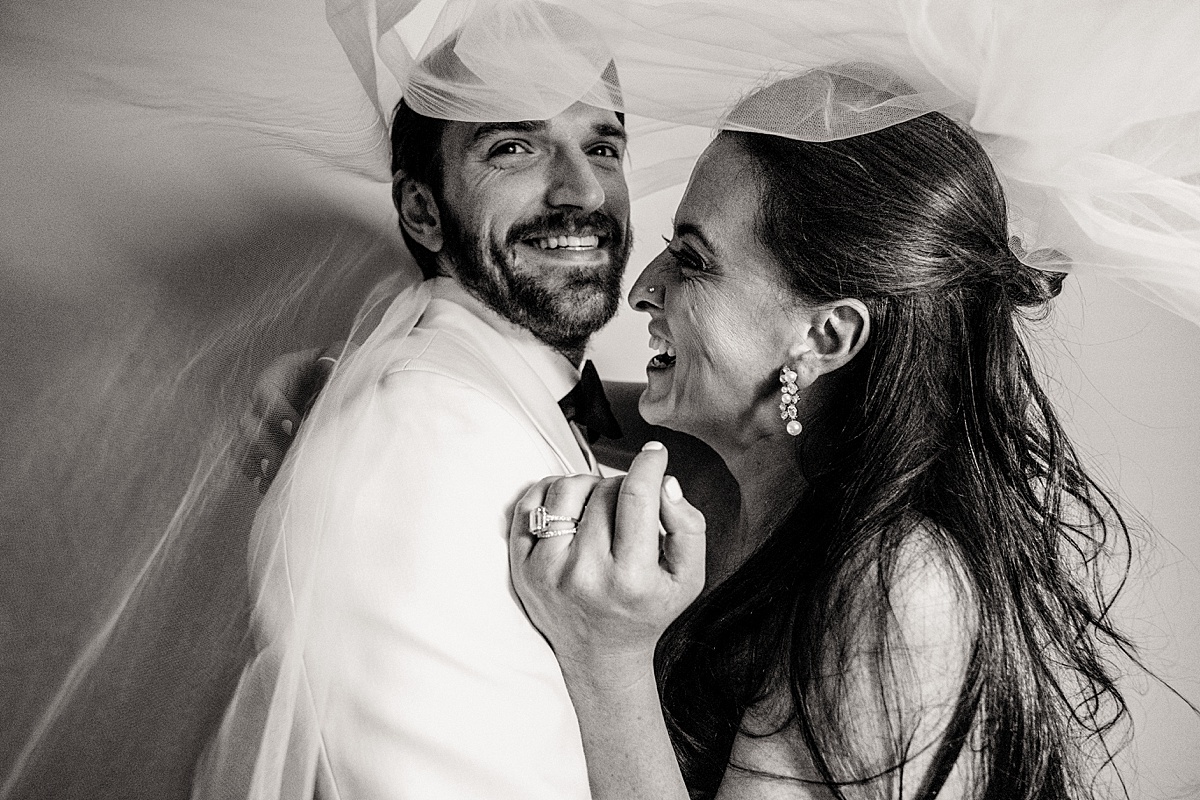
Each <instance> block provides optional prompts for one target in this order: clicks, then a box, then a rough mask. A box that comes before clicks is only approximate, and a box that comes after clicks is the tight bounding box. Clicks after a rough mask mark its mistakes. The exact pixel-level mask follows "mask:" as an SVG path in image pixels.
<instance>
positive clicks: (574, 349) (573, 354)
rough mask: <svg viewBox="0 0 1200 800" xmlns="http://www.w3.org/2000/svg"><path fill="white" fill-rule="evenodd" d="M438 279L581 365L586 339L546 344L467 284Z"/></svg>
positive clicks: (585, 349)
mask: <svg viewBox="0 0 1200 800" xmlns="http://www.w3.org/2000/svg"><path fill="white" fill-rule="evenodd" d="M438 277H440V278H446V279H448V280H452V281H454V282H455V283H457V284H458V285H459V286H461V287H462V289H463V291H465V292H466V293H467V294H469V295H470V296H471V297H472V298H474V299H475V300H476V301H478V303H479V304H480V305H481V306H483V307H484V308H486V309H487V310H488V311H490V312H491V313H493V314H495V315H496V316H497V317H499V318H500V319H502V320H504V321H505V322H508V323H509V324H511V325H513V326H514V327H517V328H520V329H521V330H524V331H527V332H528V333H529V335H530V336H532V337H534V338H535V339H537V340H538V341H539V342H541V343H542V344H544V345H546V346H547V347H549V348H550V349H551V350H553V351H554V352H556V353H558V354H559V355H560V356H562V357H563V358H565V359H567V361H569V362H571V364H572V366H575V367H579V366H581V365H582V364H583V357H584V354H585V353H586V352H587V346H588V341H589V340H588V339H584V340H583V341H581V342H570V343H568V344H563V343H562V342H558V343H555V342H548V341H546V339H545V338H544V337H542V336H540V335H538V333H537V332H536V331H533V330H530V329H529V328H527V327H526V326H524V325H522V324H521V323H520V322H518V321H516V320H514V319H512V318H511V317H510V316H509V315H508V314H506V313H505V312H504V311H503V310H502V309H499V308H496V306H495V305H493V303H492V302H491V301H490V300H489V299H488V298H487V297H486V296H484V295H481V294H480V293H479V292H478V291H476V290H475V289H474V288H473V287H471V286H469V285H468V284H466V283H464V282H463V281H460V280H459V279H458V277H457V276H453V275H439V276H438Z"/></svg>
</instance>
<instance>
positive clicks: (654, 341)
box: [650, 336, 675, 369]
mask: <svg viewBox="0 0 1200 800" xmlns="http://www.w3.org/2000/svg"><path fill="white" fill-rule="evenodd" d="M650 349H651V350H657V351H658V355H656V356H654V357H653V358H651V359H650V366H652V367H655V368H656V369H665V368H666V367H670V366H673V365H674V364H675V345H673V344H670V343H668V342H667V340H666V339H660V338H659V337H657V336H651V337H650Z"/></svg>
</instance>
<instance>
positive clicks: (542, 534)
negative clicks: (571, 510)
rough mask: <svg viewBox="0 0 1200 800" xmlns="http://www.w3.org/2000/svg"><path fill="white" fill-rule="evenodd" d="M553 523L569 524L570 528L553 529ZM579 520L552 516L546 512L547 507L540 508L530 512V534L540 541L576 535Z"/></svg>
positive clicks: (556, 515) (558, 515)
mask: <svg viewBox="0 0 1200 800" xmlns="http://www.w3.org/2000/svg"><path fill="white" fill-rule="evenodd" d="M551 522H569V523H571V527H570V528H551V527H550V523H551ZM578 523H579V520H578V519H576V518H575V517H564V516H562V515H560V514H551V513H550V512H549V511H547V510H546V508H545V506H538V507H537V508H535V509H534V510H533V511H530V512H529V532H530V533H532V534H533V535H534V536H536V537H538V538H539V539H545V538H548V537H549V536H561V535H563V534H565V533H575V526H576V525H577V524H578Z"/></svg>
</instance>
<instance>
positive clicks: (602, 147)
mask: <svg viewBox="0 0 1200 800" xmlns="http://www.w3.org/2000/svg"><path fill="white" fill-rule="evenodd" d="M589 152H590V153H591V155H594V156H600V157H602V158H620V157H621V151H620V150H618V149H617V148H616V147H614V146H613V145H611V144H598V145H596V146H595V147H593V148H592V149H591V150H590V151H589Z"/></svg>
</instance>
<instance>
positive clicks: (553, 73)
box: [327, 0, 1200, 323]
mask: <svg viewBox="0 0 1200 800" xmlns="http://www.w3.org/2000/svg"><path fill="white" fill-rule="evenodd" d="M440 5H441V4H440V3H429V2H426V3H420V4H417V3H413V2H411V0H396V1H394V2H387V0H327V7H328V8H329V17H330V21H331V24H332V26H333V28H334V30H335V31H336V32H337V34H338V37H339V39H340V41H341V42H342V44H343V46H344V47H345V48H346V51H347V53H348V55H349V57H350V60H351V62H352V63H353V64H354V66H355V70H356V71H357V72H358V74H359V76H360V78H361V79H362V81H363V84H364V86H365V87H367V89H368V91H369V92H370V93H371V94H372V95H373V96H374V97H376V99H377V107H378V108H379V109H380V110H381V112H385V113H386V112H387V111H389V110H390V109H391V107H392V105H393V104H394V103H395V101H396V100H397V99H398V97H399V93H400V92H401V91H403V93H404V96H405V97H406V98H407V99H408V102H409V103H410V104H411V105H412V106H413V107H414V108H415V109H416V110H418V111H420V112H421V113H423V114H426V115H428V116H434V117H439V118H444V119H460V120H492V119H505V118H509V119H511V118H512V116H513V114H517V115H519V116H521V117H522V118H530V119H533V118H546V117H549V116H553V115H554V114H556V113H558V112H559V111H561V110H562V109H563V108H565V107H566V105H568V104H569V103H570V102H573V99H575V98H584V99H585V101H586V102H589V103H592V104H594V105H600V106H606V107H610V108H618V109H620V110H622V111H624V112H626V113H627V114H629V115H630V130H631V133H632V137H633V140H634V142H635V143H636V142H637V141H638V140H639V138H642V137H640V136H639V134H643V133H654V134H656V135H665V136H667V137H670V136H672V135H679V137H680V141H684V142H688V141H690V142H692V144H691V145H690V147H691V151H688V147H689V145H686V144H685V145H684V146H683V147H682V149H681V148H675V149H673V150H671V151H668V152H669V153H670V154H669V155H668V156H664V157H662V158H659V159H657V160H651V161H647V160H646V159H644V158H639V154H638V151H637V148H636V145H635V148H634V149H633V151H632V152H633V154H634V159H635V160H634V161H633V166H634V175H633V179H632V186H633V189H634V191H635V194H636V193H646V192H649V191H653V190H656V189H660V188H663V187H665V186H669V185H672V184H677V183H681V182H683V181H685V180H686V176H687V173H688V171H689V170H690V166H691V164H692V163H693V161H694V158H695V155H696V152H695V148H696V145H697V144H701V143H702V142H703V140H702V138H699V137H694V136H693V137H690V139H689V138H688V137H687V136H686V134H681V133H680V131H679V129H681V128H684V127H688V126H692V127H698V128H701V129H704V130H713V129H716V128H719V127H729V128H735V129H740V130H748V131H760V132H765V133H771V134H776V135H781V136H789V137H794V138H797V139H804V140H809V141H826V140H829V139H838V138H843V137H848V136H854V135H857V134H861V133H866V132H869V131H872V130H877V129H879V128H882V127H886V126H888V125H892V124H896V123H898V122H902V121H904V120H905V119H909V118H911V117H913V116H916V115H918V114H921V113H924V112H927V111H942V112H944V113H946V114H949V115H950V116H951V117H953V118H955V119H957V120H958V121H960V122H961V123H963V124H964V125H968V126H969V127H970V128H971V129H972V130H973V131H974V132H975V133H976V135H977V136H978V138H979V139H980V141H981V142H982V143H983V145H984V148H985V149H986V150H987V152H988V155H989V156H990V157H991V159H992V162H993V164H994V165H995V167H996V170H997V172H998V173H999V175H1000V178H1001V181H1002V183H1003V185H1004V188H1005V191H1006V193H1007V196H1008V200H1009V205H1010V217H1011V220H1010V224H1011V228H1012V234H1013V236H1014V237H1015V241H1014V249H1015V250H1016V252H1017V253H1018V255H1020V256H1022V258H1023V259H1024V260H1025V261H1026V262H1027V263H1029V264H1031V265H1033V266H1041V267H1044V268H1051V269H1057V270H1066V271H1070V270H1087V271H1093V272H1096V273H1102V274H1105V275H1107V276H1110V277H1113V278H1114V279H1116V280H1118V281H1120V282H1122V283H1123V284H1125V285H1127V286H1130V287H1132V288H1134V289H1135V290H1136V291H1138V292H1140V293H1142V294H1144V295H1146V296H1148V297H1150V298H1152V299H1153V300H1154V301H1156V302H1158V303H1160V304H1162V305H1163V306H1165V307H1167V308H1169V309H1171V310H1172V311H1174V312H1175V313H1178V314H1181V315H1183V316H1185V317H1187V318H1188V319H1190V320H1192V321H1193V322H1198V323H1200V146H1198V145H1200V139H1198V137H1200V60H1197V59H1196V58H1195V57H1194V53H1195V52H1196V48H1197V47H1200V8H1198V7H1197V5H1196V4H1195V3H1193V2H1190V1H1189V0H1166V1H1165V2H1163V1H1160V0H1123V1H1122V2H1107V1H1105V0H1082V2H1081V1H1080V0H1048V1H1046V2H1043V1H1042V0H1000V1H999V2H996V1H994V0H965V1H960V0H860V1H858V2H849V3H847V2H841V1H840V0H759V2H754V3H741V2H736V0H693V1H692V2H683V3H679V2H650V1H649V0H647V1H646V2H632V1H631V0H536V2H535V1H531V0H530V1H522V2H513V1H512V0H449V2H446V3H445V4H444V7H442V10H441V13H440V14H439V15H437V16H436V18H434V16H433V12H434V10H435V9H436V8H437V7H438V6H440ZM431 20H432V22H431ZM425 31H428V33H425ZM513 53H520V54H521V57H520V58H519V59H514V58H512V57H511V54H513ZM610 60H611V62H612V63H613V64H615V65H616V69H615V70H607V69H606V68H607V66H608V64H609V62H610ZM809 70H820V73H817V74H813V75H811V76H810V78H809V79H807V80H805V81H801V82H796V83H793V84H791V86H790V88H789V91H788V92H786V93H780V94H774V93H766V94H765V95H760V96H759V102H755V103H753V104H750V105H742V106H738V101H739V100H740V99H741V98H743V97H745V96H746V95H747V94H748V93H749V92H750V90H752V89H755V88H760V87H761V86H763V85H765V84H767V83H770V82H771V81H773V80H776V79H779V78H782V77H788V76H793V75H796V74H799V73H803V72H806V71H809ZM767 98H775V99H776V100H777V101H778V102H776V103H768V102H763V101H765V100H766V99H767ZM735 107H736V108H737V110H736V111H734V112H733V113H730V112H731V109H734V108H735Z"/></svg>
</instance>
